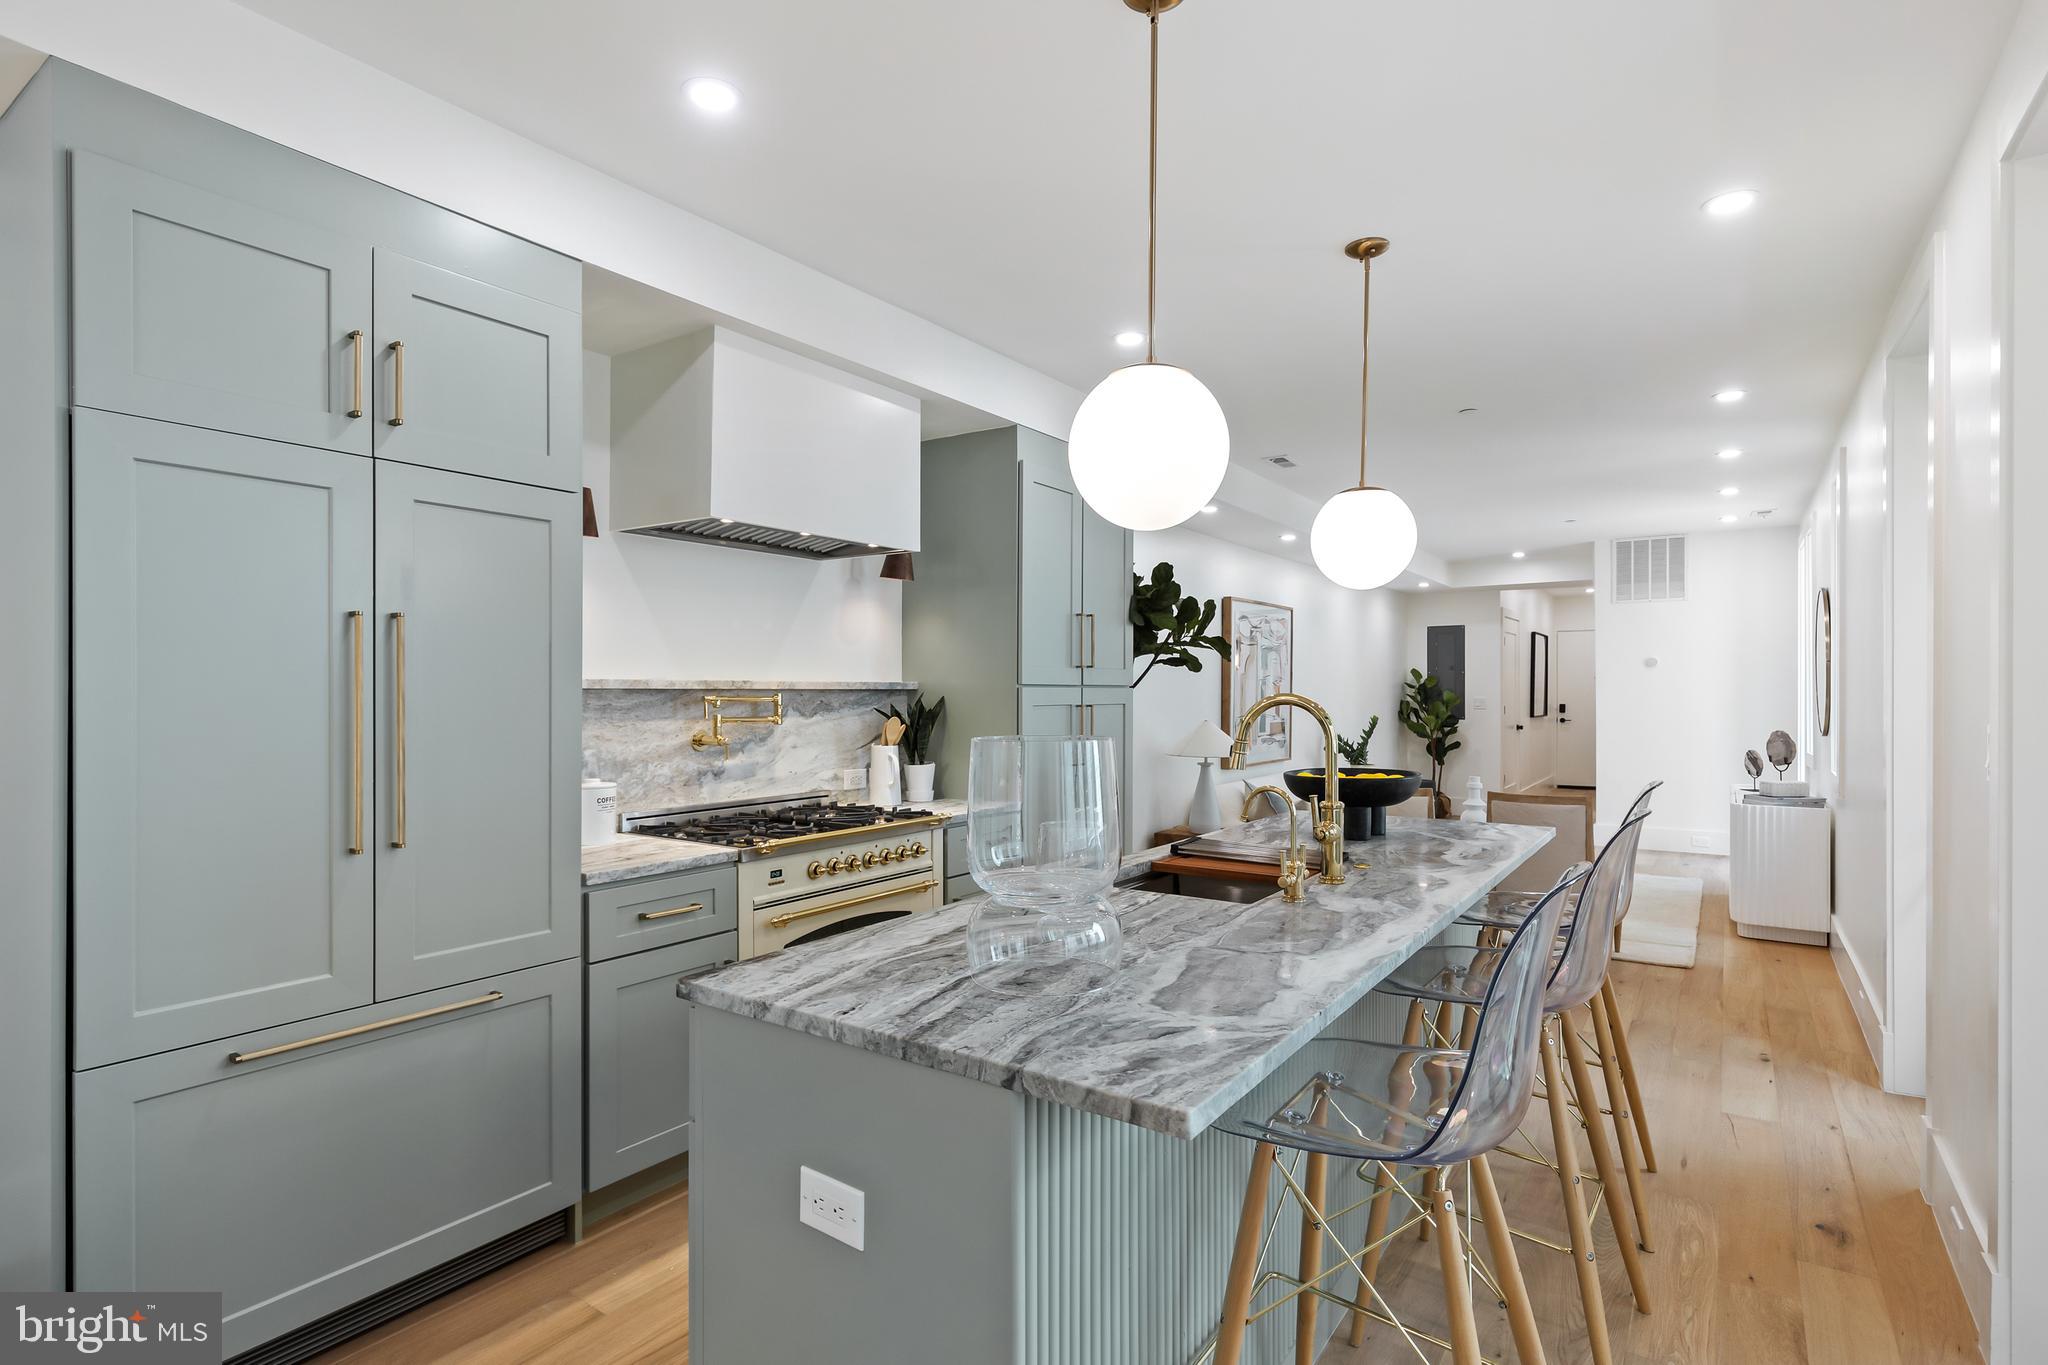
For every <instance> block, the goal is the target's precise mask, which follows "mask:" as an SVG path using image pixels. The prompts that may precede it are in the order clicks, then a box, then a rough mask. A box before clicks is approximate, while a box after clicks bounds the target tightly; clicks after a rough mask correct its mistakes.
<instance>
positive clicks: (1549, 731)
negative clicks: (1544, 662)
mask: <svg viewBox="0 0 2048 1365" xmlns="http://www.w3.org/2000/svg"><path fill="white" fill-rule="evenodd" d="M1555 606H1556V599H1555V598H1553V597H1552V596H1551V595H1550V594H1549V593H1548V592H1545V591H1543V590H1541V589H1532V588H1516V589H1510V590H1508V591H1506V592H1503V593H1502V594H1501V595H1500V610H1501V614H1502V615H1503V616H1512V617H1514V618H1515V619H1516V620H1517V621H1519V622H1520V623H1521V626H1522V654H1521V658H1520V660H1519V661H1517V662H1516V663H1515V664H1514V665H1513V670H1514V676H1513V678H1512V679H1508V680H1506V681H1507V682H1509V683H1511V684H1512V685H1511V686H1509V687H1505V688H1504V689H1503V693H1502V696H1501V706H1502V708H1503V710H1502V715H1503V716H1505V717H1509V718H1511V719H1510V720H1509V721H1508V723H1509V724H1516V723H1519V724H1520V725H1521V726H1522V727H1523V728H1522V730H1521V731H1520V732H1519V735H1520V739H1521V743H1522V769H1521V772H1520V773H1519V774H1516V776H1519V778H1520V781H1518V782H1517V783H1516V784H1515V786H1516V787H1517V788H1518V789H1520V790H1527V789H1528V788H1531V787H1543V786H1548V785H1549V784H1550V783H1551V782H1553V781H1555V780H1556V778H1557V625H1556V622H1555V621H1554V620H1553V619H1552V616H1553V612H1554V609H1555ZM1536 632H1541V633H1542V634H1543V635H1545V636H1547V637H1549V640H1550V656H1549V663H1548V671H1549V674H1550V709H1549V712H1548V714H1546V715H1541V716H1536V715H1531V714H1530V713H1529V670H1530V652H1531V651H1532V650H1533V649H1534V648H1535V642H1534V640H1533V639H1532V638H1531V637H1532V635H1533V634H1534V633H1536ZM1512 742H1513V741H1511V740H1510V739H1509V738H1508V735H1507V734H1506V733H1505V732H1504V733H1503V734H1502V736H1501V743H1502V745H1503V748H1505V746H1506V745H1507V744H1509V743H1512ZM1501 764H1502V772H1501V783H1502V785H1503V786H1505V785H1507V779H1508V777H1509V776H1510V774H1509V773H1508V772H1507V771H1506V769H1507V768H1508V767H1509V766H1511V765H1509V764H1508V762H1507V755H1506V753H1505V752H1503V754H1502V756H1501Z"/></svg>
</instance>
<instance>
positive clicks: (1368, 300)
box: [1358, 256, 1372, 488]
mask: <svg viewBox="0 0 2048 1365" xmlns="http://www.w3.org/2000/svg"><path fill="white" fill-rule="evenodd" d="M1363 311H1364V313H1365V322H1364V324H1363V325H1362V326H1361V327H1360V328H1359V337H1358V486H1359V487H1360V488H1363V487H1365V415H1366V411H1367V408H1366V396H1367V395H1368V394H1369V393H1370V392H1371V391H1372V257H1370V256H1367V257H1366V258H1365V307H1364V309H1363Z"/></svg>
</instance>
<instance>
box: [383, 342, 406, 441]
mask: <svg viewBox="0 0 2048 1365" xmlns="http://www.w3.org/2000/svg"><path fill="white" fill-rule="evenodd" d="M387 424H388V425H390V426H394V427H402V426H404V425H405V343H404V342H402V341H394V342H392V343H391V416H390V418H389V420H388V423H387Z"/></svg>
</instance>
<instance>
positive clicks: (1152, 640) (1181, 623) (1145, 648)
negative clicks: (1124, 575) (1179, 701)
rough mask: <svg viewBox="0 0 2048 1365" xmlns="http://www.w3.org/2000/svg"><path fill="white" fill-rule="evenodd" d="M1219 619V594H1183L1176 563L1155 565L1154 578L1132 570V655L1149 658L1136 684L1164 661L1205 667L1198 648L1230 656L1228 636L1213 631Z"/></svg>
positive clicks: (1198, 668)
mask: <svg viewBox="0 0 2048 1365" xmlns="http://www.w3.org/2000/svg"><path fill="white" fill-rule="evenodd" d="M1215 622H1216V599H1215V598H1213V597H1211V598H1207V599H1198V598H1195V597H1191V596H1190V597H1183V596H1182V595H1181V591H1180V584H1178V583H1176V582H1174V581H1173V565H1171V564H1167V563H1164V562H1162V563H1159V564H1157V565H1155V566H1153V569H1152V580H1151V582H1149V583H1148V582H1146V581H1145V580H1144V579H1142V578H1140V577H1139V576H1138V575H1136V574H1132V575H1131V656H1132V657H1133V658H1137V659H1143V660H1145V670H1144V672H1142V673H1140V674H1138V679H1137V682H1134V683H1132V684H1131V686H1133V687H1136V686H1137V685H1138V683H1141V682H1143V681H1145V678H1146V676H1147V675H1148V674H1150V673H1151V672H1152V670H1153V669H1155V668H1157V667H1158V666H1159V665H1161V664H1165V665H1166V666H1167V667H1168V668H1185V669H1187V670H1188V671H1189V672H1190V673H1199V672H1201V671H1202V661H1201V659H1200V658H1199V657H1198V656H1197V655H1196V653H1195V651H1196V650H1199V649H1206V650H1208V651H1209V652H1210V653H1212V654H1214V655H1215V656H1216V657H1217V658H1219V659H1223V660H1226V661H1227V660H1228V659H1229V658H1230V641H1228V640H1226V639H1224V638H1223V637H1222V636H1221V635H1211V634H1209V633H1208V632H1209V627H1210V626H1212V625H1214V624H1215Z"/></svg>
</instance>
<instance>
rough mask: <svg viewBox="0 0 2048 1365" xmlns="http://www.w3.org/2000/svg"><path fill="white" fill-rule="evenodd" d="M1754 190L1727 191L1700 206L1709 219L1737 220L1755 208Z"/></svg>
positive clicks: (1755, 197) (1755, 195) (1755, 196)
mask: <svg viewBox="0 0 2048 1365" xmlns="http://www.w3.org/2000/svg"><path fill="white" fill-rule="evenodd" d="M1756 199H1757V194H1756V191H1755V190H1729V191H1727V192H1726V193H1725V194H1717V195H1715V196H1714V197H1713V198H1712V199H1709V200H1708V201H1707V202H1706V203H1704V204H1701V205H1700V211H1701V212H1703V213H1705V214H1706V215H1707V217H1709V218H1737V217H1740V216H1741V215H1743V214H1745V213H1748V212H1749V211H1750V210H1751V209H1753V208H1755V207H1756Z"/></svg>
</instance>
